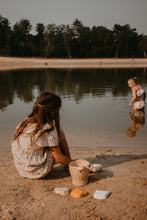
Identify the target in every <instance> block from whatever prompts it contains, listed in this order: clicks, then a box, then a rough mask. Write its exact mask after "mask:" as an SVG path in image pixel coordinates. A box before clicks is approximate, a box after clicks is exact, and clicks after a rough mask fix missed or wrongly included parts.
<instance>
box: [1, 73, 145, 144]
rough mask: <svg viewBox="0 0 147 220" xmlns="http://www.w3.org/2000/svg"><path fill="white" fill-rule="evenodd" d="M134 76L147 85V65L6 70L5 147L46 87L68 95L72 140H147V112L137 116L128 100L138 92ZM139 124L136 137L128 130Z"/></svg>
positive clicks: (65, 108)
mask: <svg viewBox="0 0 147 220" xmlns="http://www.w3.org/2000/svg"><path fill="white" fill-rule="evenodd" d="M132 76H137V77H138V79H139V82H140V84H141V85H143V87H144V88H145V90H146V91H147V70H146V69H64V70H63V69H62V70H60V69H41V70H19V71H18V70H16V71H14V70H13V71H5V72H4V71H1V72H0V147H5V146H10V145H9V143H10V141H11V139H12V137H13V134H14V132H15V127H16V126H17V124H18V123H19V122H20V121H21V120H22V119H23V118H24V117H26V116H27V115H28V114H29V113H30V112H31V110H32V106H33V103H34V101H35V99H36V97H37V96H38V95H39V93H40V92H41V91H43V90H50V91H52V92H56V93H57V94H59V95H60V96H61V98H62V102H63V103H62V109H61V112H60V113H61V124H62V127H63V128H64V130H65V133H66V136H67V140H68V142H69V145H70V146H77V147H78V146H80V147H91V146H94V147H130V146H132V147H134V146H135V147H144V146H147V124H146V123H145V122H146V114H145V113H143V112H139V113H138V115H135V116H134V115H133V111H132V108H130V107H129V106H128V104H129V101H130V99H131V97H132V94H131V90H130V88H128V86H127V80H128V78H130V77H132ZM129 112H131V113H129ZM131 115H132V116H131ZM131 117H132V121H131ZM134 126H135V132H134V130H133V134H132V135H131V136H134V137H130V135H129V136H128V135H127V134H126V133H131V132H130V131H128V132H127V130H128V128H129V127H131V129H132V128H133V127H134Z"/></svg>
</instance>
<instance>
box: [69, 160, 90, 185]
mask: <svg viewBox="0 0 147 220" xmlns="http://www.w3.org/2000/svg"><path fill="white" fill-rule="evenodd" d="M89 167H90V163H89V162H88V161H86V160H83V159H81V160H76V161H72V162H70V164H69V171H70V175H71V177H72V184H73V185H75V186H83V185H86V184H87V183H88V175H89Z"/></svg>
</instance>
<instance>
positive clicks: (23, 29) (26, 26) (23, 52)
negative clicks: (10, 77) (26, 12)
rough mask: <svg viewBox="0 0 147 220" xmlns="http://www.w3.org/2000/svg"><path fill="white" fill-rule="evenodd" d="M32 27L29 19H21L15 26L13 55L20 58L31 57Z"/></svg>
mask: <svg viewBox="0 0 147 220" xmlns="http://www.w3.org/2000/svg"><path fill="white" fill-rule="evenodd" d="M31 30H32V25H31V24H30V21H29V20H28V19H21V20H20V21H19V22H16V24H14V26H13V34H12V48H11V51H12V54H13V55H20V56H31V34H30V31H31Z"/></svg>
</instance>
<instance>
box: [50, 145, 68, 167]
mask: <svg viewBox="0 0 147 220" xmlns="http://www.w3.org/2000/svg"><path fill="white" fill-rule="evenodd" d="M50 150H51V152H52V155H53V157H54V159H55V160H56V161H57V162H58V163H61V164H63V165H65V166H67V165H68V164H69V163H70V162H71V161H72V160H71V158H69V157H67V156H65V155H63V154H62V152H61V150H60V147H59V146H56V147H51V148H50Z"/></svg>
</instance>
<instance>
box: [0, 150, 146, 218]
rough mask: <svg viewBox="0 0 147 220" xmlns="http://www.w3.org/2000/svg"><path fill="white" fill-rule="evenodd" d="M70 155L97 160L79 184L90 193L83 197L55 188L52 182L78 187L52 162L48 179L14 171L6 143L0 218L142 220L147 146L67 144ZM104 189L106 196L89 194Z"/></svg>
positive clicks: (0, 159)
mask: <svg viewBox="0 0 147 220" xmlns="http://www.w3.org/2000/svg"><path fill="white" fill-rule="evenodd" d="M70 150H71V154H72V157H73V159H80V158H85V159H87V160H88V161H90V162H93V163H101V164H103V166H104V169H103V170H102V171H101V172H99V173H90V174H89V179H88V184H87V185H85V186H82V187H78V188H80V189H82V190H85V191H86V192H87V193H88V194H87V196H85V197H83V198H81V199H75V198H72V197H71V196H70V194H69V195H68V196H61V195H58V194H55V192H54V189H55V187H68V188H69V189H70V190H72V189H75V188H76V187H75V186H73V185H72V179H71V176H69V174H68V173H66V172H65V171H64V169H63V167H62V166H60V165H58V164H56V165H55V167H54V168H53V171H52V172H51V173H50V175H49V176H48V177H47V178H46V179H42V180H30V179H26V178H23V177H21V176H19V175H18V173H17V171H16V169H15V167H14V164H13V158H12V154H11V149H10V148H9V147H6V148H2V147H1V148H0V186H1V187H0V189H1V190H0V198H1V199H0V219H7V220H9V219H11V220H12V219H16V220H17V219H18V220H20V219H22V220H25V219H27V220H34V219H35V220H39V219H41V220H46V219H47V220H52V219H54V220H89V219H90V220H110V219H111V220H129V219H130V220H131V219H132V220H133V219H135V220H145V219H147V169H146V167H147V148H139V147H138V148H133V147H132V148H131V147H130V148H128V147H126V148H121V147H120V148H117V147H115V148H106V147H105V148H100V147H99V148H98V147H97V148H95V147H89V148H86V150H85V148H82V147H77V148H75V147H71V148H70ZM95 190H107V191H109V192H110V196H109V197H108V198H107V199H105V200H96V199H94V198H93V193H94V192H95Z"/></svg>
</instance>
